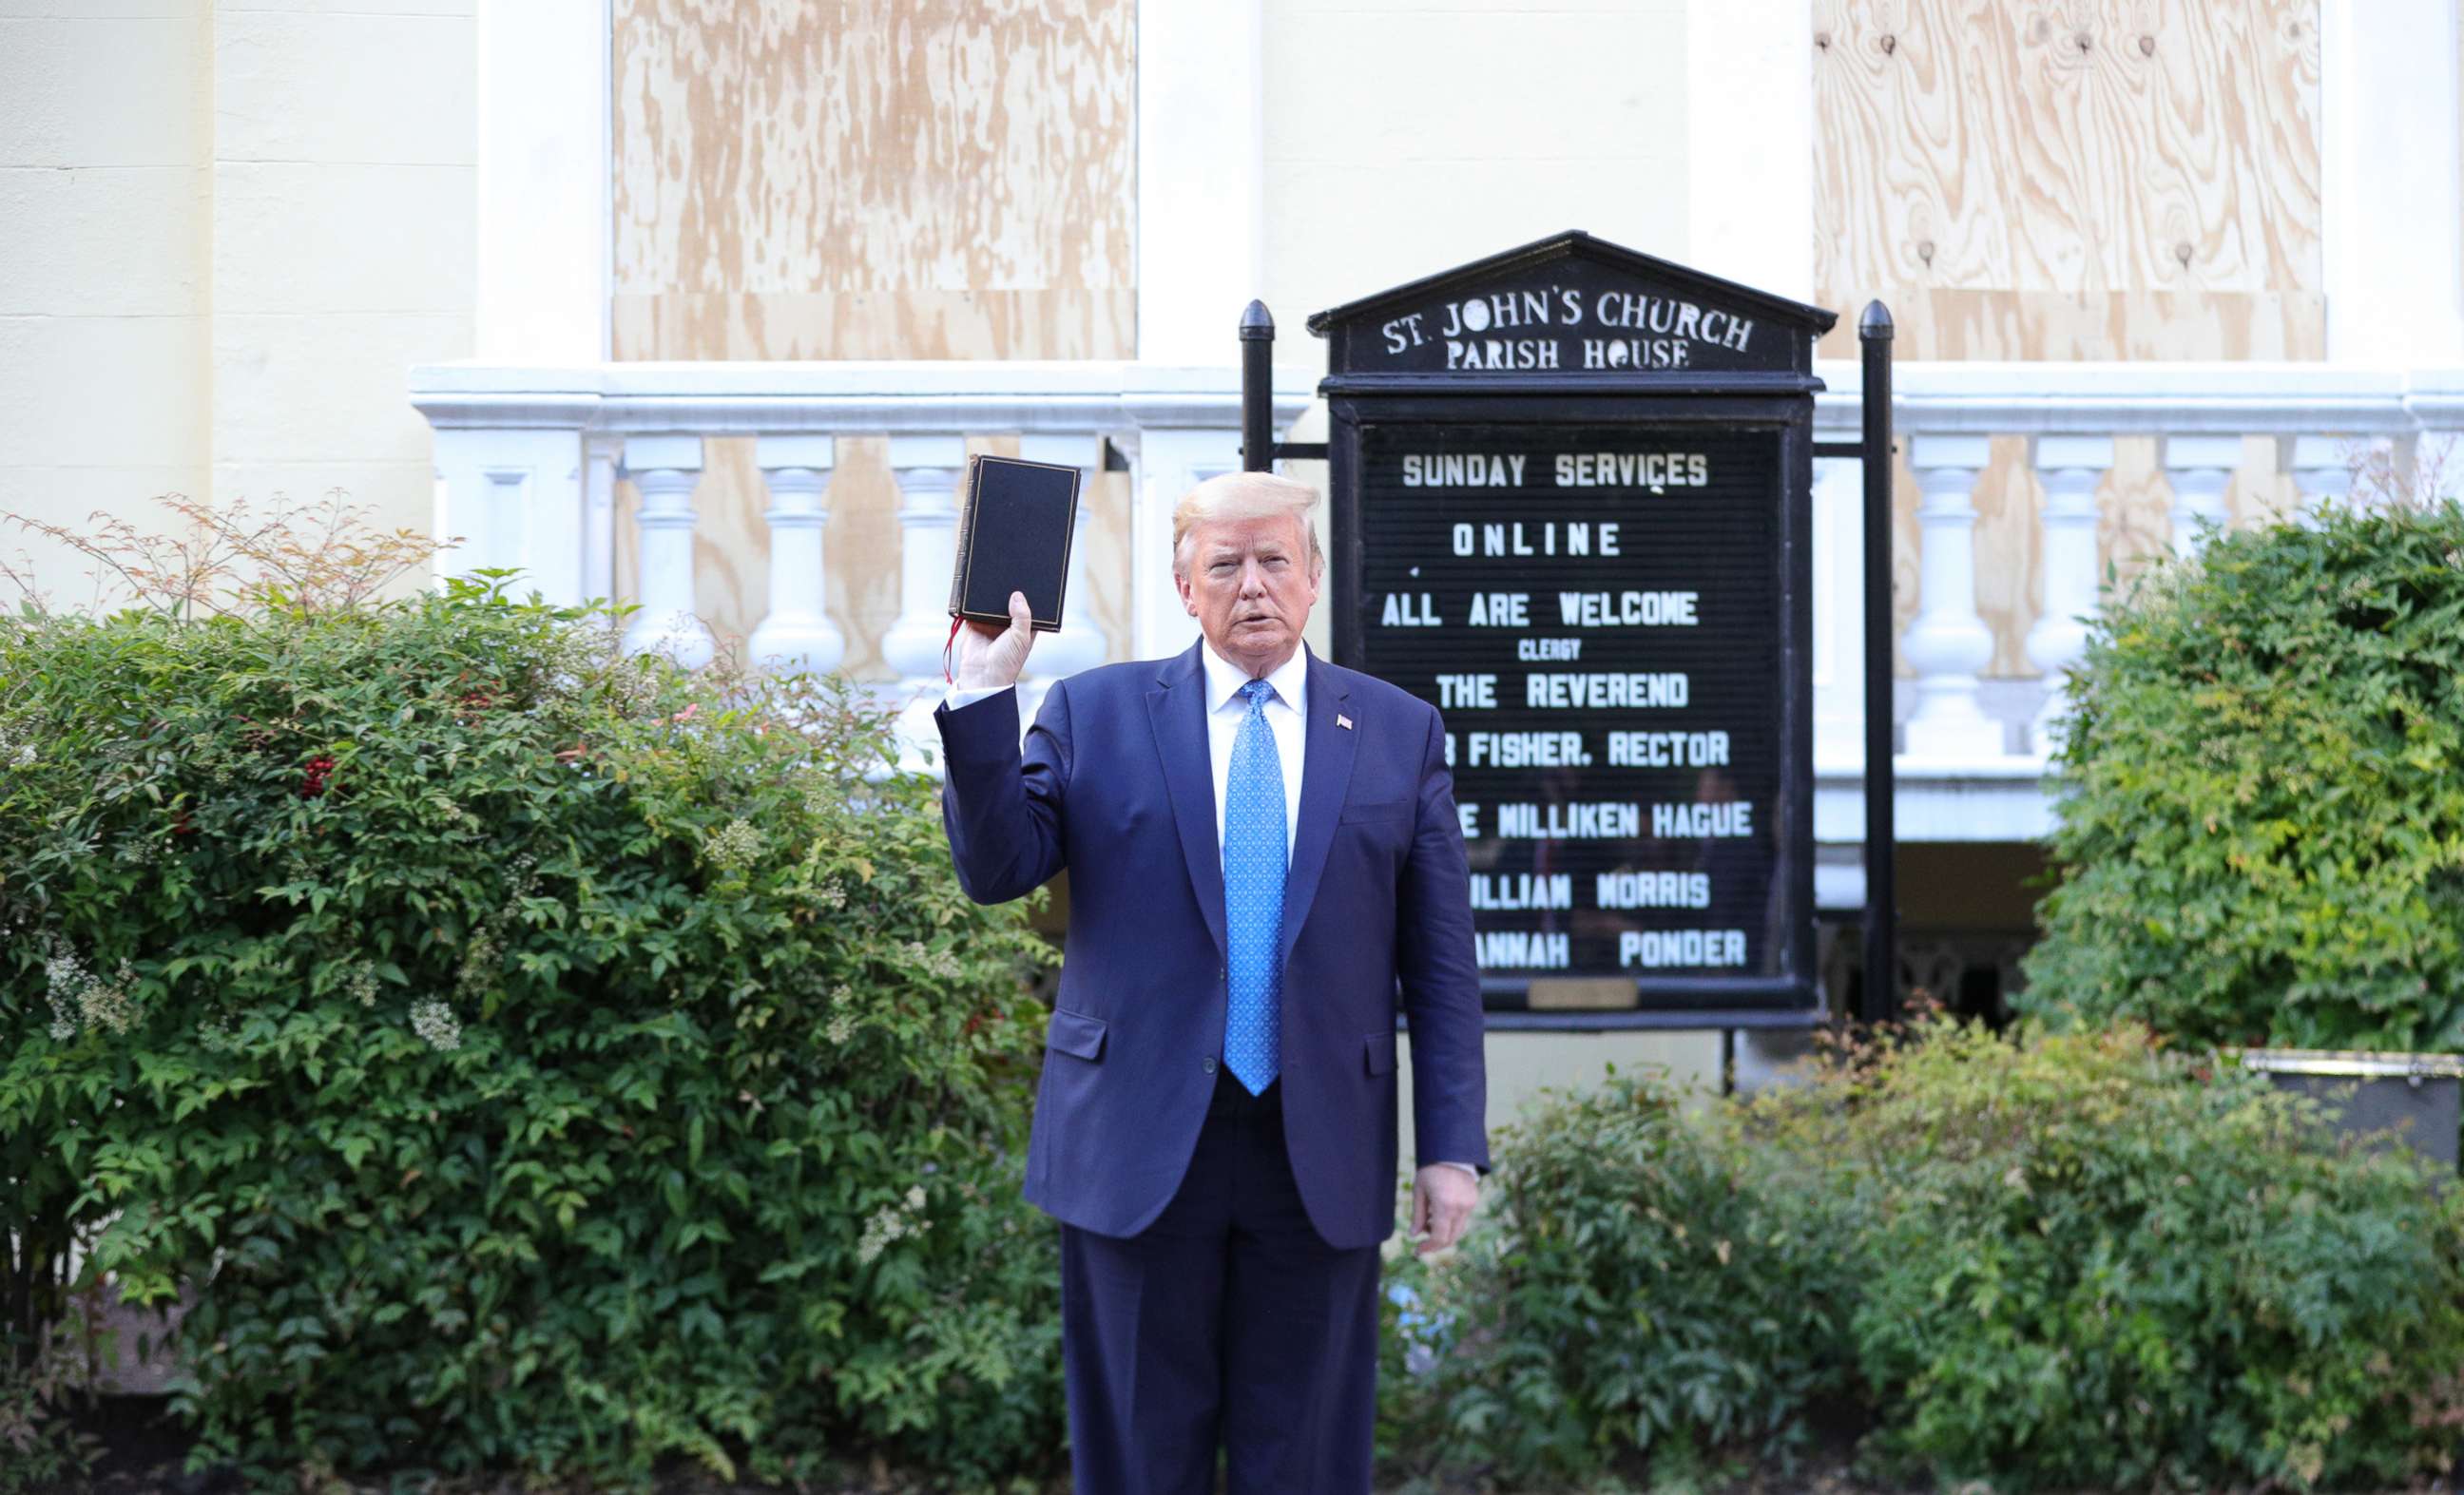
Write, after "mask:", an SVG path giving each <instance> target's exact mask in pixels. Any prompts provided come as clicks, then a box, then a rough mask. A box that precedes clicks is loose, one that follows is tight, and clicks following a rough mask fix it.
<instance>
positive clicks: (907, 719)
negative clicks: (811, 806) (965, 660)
mask: <svg viewBox="0 0 2464 1495" xmlns="http://www.w3.org/2000/svg"><path fill="white" fill-rule="evenodd" d="M966 463H967V441H966V438H965V437H963V436H892V437H891V438H890V469H891V473H893V474H894V475H895V476H896V477H897V479H898V537H899V552H898V621H897V622H896V623H893V624H891V627H890V631H889V632H888V633H886V634H884V635H883V636H882V640H881V657H882V658H883V660H885V661H886V662H887V663H888V664H889V666H890V668H891V669H892V670H895V671H898V682H897V684H896V685H894V686H892V687H891V689H890V692H889V695H890V698H891V700H892V701H893V702H894V703H895V704H896V705H897V706H898V708H899V715H898V730H899V762H900V765H901V766H902V767H907V768H927V767H932V766H935V765H937V764H938V762H939V761H940V757H941V737H940V733H939V732H938V731H937V730H935V727H934V725H933V712H934V709H935V707H937V706H939V705H940V704H941V693H942V692H943V690H944V689H945V688H946V686H947V684H948V682H947V681H946V680H944V679H943V677H942V671H941V653H942V650H943V649H945V648H946V647H948V646H949V643H950V576H951V573H952V572H953V571H954V570H955V569H956V568H957V556H958V508H957V503H958V496H957V495H958V473H959V470H960V469H961V468H963V467H965V466H966Z"/></svg>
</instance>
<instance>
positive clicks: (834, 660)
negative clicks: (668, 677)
mask: <svg viewBox="0 0 2464 1495" xmlns="http://www.w3.org/2000/svg"><path fill="white" fill-rule="evenodd" d="M753 450H754V456H753V460H754V462H755V463H756V465H758V466H759V468H760V469H761V476H762V479H763V480H764V481H765V482H767V483H768V484H769V485H770V507H769V508H767V509H765V510H763V511H762V513H761V517H763V518H764V519H767V520H768V521H769V522H770V611H769V613H768V615H767V616H765V617H764V618H762V620H761V623H760V626H759V627H756V628H755V629H754V630H753V638H752V640H751V642H750V644H749V645H748V646H747V648H748V651H749V652H750V653H751V654H752V656H753V662H754V664H755V665H756V666H758V667H759V668H761V669H764V670H769V671H776V672H778V673H781V674H788V673H793V672H795V671H811V672H812V673H814V674H826V673H828V672H829V671H832V670H835V669H837V668H838V666H839V661H840V660H841V659H844V658H845V657H846V656H847V639H846V638H845V637H844V636H843V635H842V634H841V633H840V632H839V627H838V625H837V624H835V623H833V622H831V621H830V618H829V615H828V614H827V613H826V612H825V611H824V610H823V605H824V603H825V600H826V597H827V593H828V584H829V573H828V572H827V571H826V570H825V569H824V554H825V541H824V536H825V532H826V531H827V529H828V527H829V522H830V508H829V503H828V495H829V487H830V469H831V467H832V465H833V464H834V463H835V462H836V460H837V444H836V443H835V442H834V441H832V440H831V438H829V437H827V436H764V437H762V438H761V439H760V440H759V441H758V442H756V443H755V444H754V449H753Z"/></svg>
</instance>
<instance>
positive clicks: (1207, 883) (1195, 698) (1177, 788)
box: [1147, 644, 1348, 955]
mask: <svg viewBox="0 0 2464 1495" xmlns="http://www.w3.org/2000/svg"><path fill="white" fill-rule="evenodd" d="M1198 650H1199V646H1198V645H1195V644H1193V645H1191V646H1190V647H1189V649H1187V650H1185V651H1184V652H1182V653H1181V654H1179V655H1177V656H1176V657H1175V658H1173V659H1172V660H1170V661H1169V662H1167V663H1166V664H1165V666H1164V669H1163V672H1162V673H1161V674H1160V675H1157V676H1156V677H1155V689H1154V690H1152V691H1149V692H1148V693H1147V720H1148V722H1149V723H1150V724H1151V725H1152V726H1153V727H1154V728H1155V753H1156V755H1157V757H1159V758H1161V759H1162V760H1163V780H1164V788H1165V789H1166V790H1167V791H1168V792H1169V793H1170V795H1171V798H1172V818H1173V823H1174V824H1175V825H1176V826H1177V827H1178V828H1179V831H1180V854H1181V856H1182V857H1183V858H1184V859H1185V860H1186V861H1187V862H1188V863H1189V886H1190V888H1191V890H1194V891H1195V892H1196V893H1197V894H1198V908H1199V912H1201V913H1203V914H1205V916H1206V928H1207V930H1208V931H1209V932H1210V933H1212V934H1214V935H1215V949H1216V952H1217V954H1218V955H1221V954H1222V953H1223V952H1224V951H1226V950H1228V949H1229V948H1230V946H1229V943H1228V941H1226V940H1225V938H1224V936H1223V852H1222V848H1221V846H1220V845H1219V844H1218V843H1217V841H1216V839H1215V767H1214V760H1213V758H1211V757H1210V756H1209V755H1208V752H1207V746H1206V671H1203V670H1201V669H1199V664H1198ZM1316 690H1317V682H1316V681H1314V680H1311V681H1310V682H1309V691H1310V693H1311V694H1312V695H1314V694H1315V693H1316ZM1347 735H1348V734H1347Z"/></svg>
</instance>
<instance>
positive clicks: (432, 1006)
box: [410, 999, 462, 1051]
mask: <svg viewBox="0 0 2464 1495" xmlns="http://www.w3.org/2000/svg"><path fill="white" fill-rule="evenodd" d="M410 1026H411V1030H412V1031H413V1032H416V1033H417V1034H418V1035H419V1036H420V1037H421V1038H422V1039H424V1040H426V1041H427V1043H428V1046H429V1047H430V1048H434V1049H437V1050H440V1051H444V1050H451V1049H456V1048H459V1047H461V1046H462V1023H461V1022H460V1020H458V1019H456V1018H455V1017H454V1016H453V1009H452V1008H451V1007H449V1006H447V1005H445V1003H443V1002H441V1001H437V1000H433V999H431V1000H427V1001H421V1002H413V1003H412V1004H411V1008H410Z"/></svg>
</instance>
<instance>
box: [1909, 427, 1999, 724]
mask: <svg viewBox="0 0 2464 1495" xmlns="http://www.w3.org/2000/svg"><path fill="white" fill-rule="evenodd" d="M1990 457H1991V442H1990V441H1989V440H1988V439H1987V438H1986V437H1983V436H1963V435H1927V434H1918V435H1915V436H1912V437H1911V438H1910V440H1909V444H1908V465H1909V467H1911V468H1913V469H1914V470H1915V472H1916V474H1917V489H1918V491H1919V492H1920V493H1922V494H1923V495H1925V496H1924V500H1923V501H1922V502H1921V503H1919V504H1918V506H1917V527H1918V529H1919V531H1920V537H1921V538H1920V540H1919V548H1918V553H1917V563H1918V570H1919V575H1920V577H1921V579H1922V588H1923V589H1922V591H1921V592H1920V593H1919V601H1918V611H1917V620H1916V622H1915V623H1914V624H1913V625H1911V626H1910V627H1909V628H1908V631H1907V635H1906V637H1905V638H1903V640H1902V641H1901V649H1902V650H1903V652H1905V653H1906V655H1907V657H1908V663H1909V664H1910V665H1912V666H1914V667H1915V669H1916V671H1917V706H1916V714H1915V715H1912V716H1910V717H1909V718H1908V725H1907V742H1906V751H1907V754H1908V756H1909V757H1910V758H1939V759H1947V760H1950V761H1960V760H1965V759H1974V758H1999V757H2000V756H2002V739H2003V732H2002V724H2001V723H2000V722H1998V721H1996V720H1994V719H1993V718H1992V717H1991V716H1988V715H1985V712H1984V710H1983V708H1982V707H1980V706H1979V705H1978V704H1977V676H1978V674H1979V673H1980V672H1981V671H1983V670H1984V669H1985V667H1986V665H1987V664H1988V663H1990V662H1991V660H1992V658H1993V634H1992V632H1991V630H1990V629H1988V628H1987V627H1985V620H1984V618H1983V617H1981V616H1980V615H1978V613H1977V611H1976V475H1977V474H1978V473H1981V472H1983V471H1984V470H1985V464H1986V463H1987V461H1988V460H1989V459H1990Z"/></svg>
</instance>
